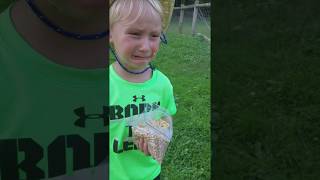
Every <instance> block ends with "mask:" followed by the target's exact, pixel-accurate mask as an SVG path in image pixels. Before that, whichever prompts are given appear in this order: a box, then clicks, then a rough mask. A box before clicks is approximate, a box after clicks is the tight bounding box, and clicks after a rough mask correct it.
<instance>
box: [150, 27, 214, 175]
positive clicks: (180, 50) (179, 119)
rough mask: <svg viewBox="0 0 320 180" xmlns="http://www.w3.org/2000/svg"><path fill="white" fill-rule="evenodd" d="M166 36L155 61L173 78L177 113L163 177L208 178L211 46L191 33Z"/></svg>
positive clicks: (163, 168)
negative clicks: (165, 41)
mask: <svg viewBox="0 0 320 180" xmlns="http://www.w3.org/2000/svg"><path fill="white" fill-rule="evenodd" d="M167 36H168V41H169V44H168V45H162V47H161V49H160V51H159V53H158V56H157V58H156V59H155V61H154V62H155V64H156V66H158V67H159V69H160V70H161V71H162V72H164V73H165V74H166V75H167V76H168V77H169V78H170V80H171V81H172V84H173V87H174V92H175V98H176V103H177V109H178V112H177V114H176V116H175V117H174V119H175V120H174V136H173V141H172V144H171V145H170V146H169V149H168V152H167V154H166V158H165V161H164V164H163V167H162V178H163V179H168V180H171V179H172V180H173V179H210V158H211V149H210V46H209V44H208V43H207V42H205V41H203V40H201V39H200V38H193V37H191V36H190V35H179V34H176V33H168V34H167Z"/></svg>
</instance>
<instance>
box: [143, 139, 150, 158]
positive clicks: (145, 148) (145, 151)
mask: <svg viewBox="0 0 320 180" xmlns="http://www.w3.org/2000/svg"><path fill="white" fill-rule="evenodd" d="M143 151H144V154H145V155H149V150H148V143H147V141H146V140H144V143H143Z"/></svg>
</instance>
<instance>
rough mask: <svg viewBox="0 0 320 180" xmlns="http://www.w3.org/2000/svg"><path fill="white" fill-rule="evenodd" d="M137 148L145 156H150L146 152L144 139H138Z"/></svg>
mask: <svg viewBox="0 0 320 180" xmlns="http://www.w3.org/2000/svg"><path fill="white" fill-rule="evenodd" d="M138 142H139V143H138V148H139V149H140V150H141V151H142V152H143V153H144V154H145V155H147V156H149V155H150V152H149V150H148V143H147V141H146V140H145V139H144V138H140V139H139V141H138Z"/></svg>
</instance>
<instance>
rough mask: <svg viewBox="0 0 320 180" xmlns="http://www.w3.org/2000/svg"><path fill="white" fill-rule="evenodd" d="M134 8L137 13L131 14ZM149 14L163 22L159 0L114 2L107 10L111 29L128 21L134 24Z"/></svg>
mask: <svg viewBox="0 0 320 180" xmlns="http://www.w3.org/2000/svg"><path fill="white" fill-rule="evenodd" d="M134 8H137V9H136V12H137V13H133V11H134ZM150 9H151V11H150ZM150 12H151V14H152V15H153V16H160V18H161V21H162V22H163V10H162V6H161V4H160V2H159V0H114V1H113V2H112V4H111V6H110V10H109V27H110V29H111V28H112V26H113V25H114V24H115V23H116V22H119V21H124V20H128V19H130V23H134V22H136V21H137V20H138V19H139V18H140V17H141V16H146V15H149V14H148V13H150Z"/></svg>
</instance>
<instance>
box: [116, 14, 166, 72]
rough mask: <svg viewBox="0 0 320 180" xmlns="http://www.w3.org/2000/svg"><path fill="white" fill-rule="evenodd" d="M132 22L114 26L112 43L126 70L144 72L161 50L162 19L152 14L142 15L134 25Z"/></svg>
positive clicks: (121, 22) (119, 23)
mask: <svg viewBox="0 0 320 180" xmlns="http://www.w3.org/2000/svg"><path fill="white" fill-rule="evenodd" d="M132 18H134V17H132ZM130 20H131V18H129V19H127V20H124V21H120V22H116V23H114V24H113V26H112V27H111V30H110V42H111V44H112V45H113V47H114V48H115V50H116V52H117V54H118V56H119V58H120V61H121V63H123V64H124V65H125V67H126V68H128V69H130V70H136V71H137V70H143V69H145V68H146V67H147V66H148V64H149V62H150V61H151V60H152V59H153V58H154V57H155V54H156V52H157V51H158V49H159V43H160V33H161V28H162V27H161V25H162V24H161V18H160V16H154V15H151V14H150V15H149V16H147V15H142V16H141V17H140V18H139V19H138V20H137V21H135V22H134V23H132V22H130Z"/></svg>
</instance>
